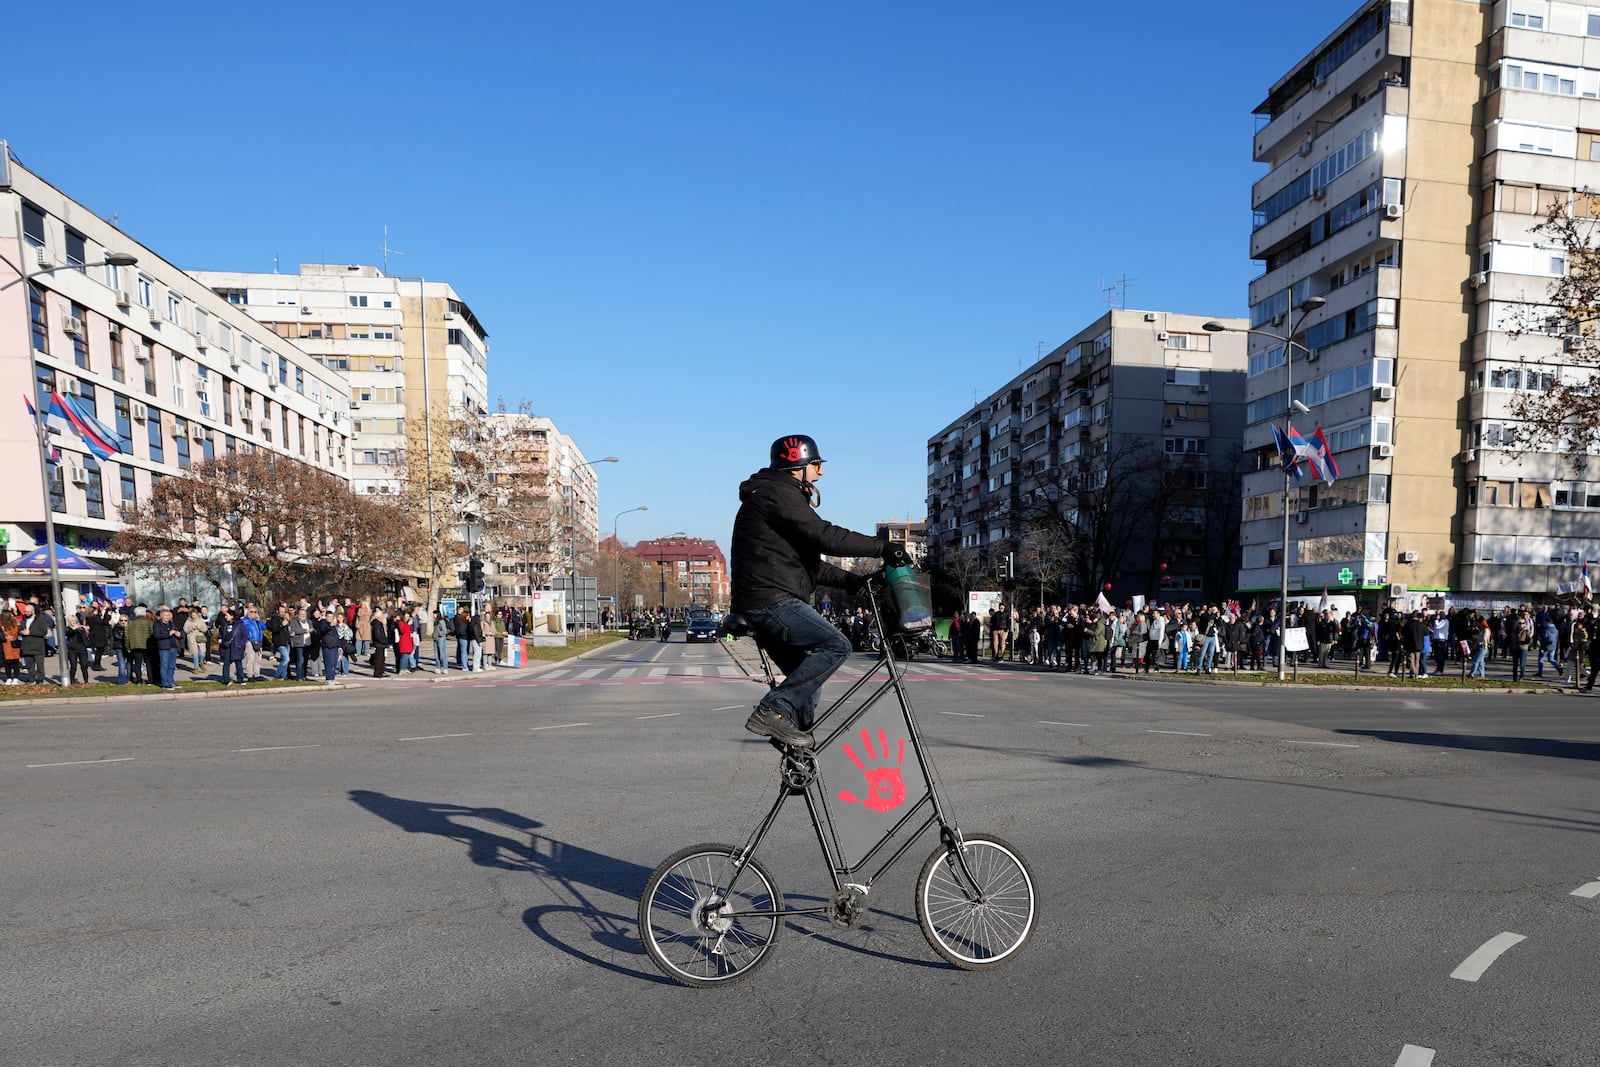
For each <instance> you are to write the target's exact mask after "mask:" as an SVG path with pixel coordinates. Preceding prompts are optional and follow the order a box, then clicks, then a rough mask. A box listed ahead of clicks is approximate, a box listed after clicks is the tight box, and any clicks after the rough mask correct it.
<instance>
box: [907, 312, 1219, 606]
mask: <svg viewBox="0 0 1600 1067" xmlns="http://www.w3.org/2000/svg"><path fill="white" fill-rule="evenodd" d="M1208 321H1211V320H1209V319H1208V318H1207V317H1205V316H1199V315H1179V314H1174V313H1169V312H1161V311H1121V310H1118V311H1111V312H1109V313H1107V314H1106V315H1104V316H1103V317H1101V318H1100V319H1099V320H1097V321H1096V322H1094V323H1093V324H1091V325H1090V326H1088V327H1086V328H1085V329H1084V330H1082V331H1081V332H1079V333H1078V334H1077V335H1076V336H1074V337H1073V338H1072V339H1070V340H1068V341H1067V342H1066V343H1065V344H1062V345H1060V346H1058V347H1057V348H1056V349H1054V350H1053V351H1052V352H1050V353H1049V354H1048V355H1046V356H1044V357H1043V358H1041V359H1040V360H1038V361H1037V362H1035V363H1034V364H1033V365H1032V366H1030V367H1028V368H1027V369H1026V370H1024V371H1023V372H1022V373H1021V374H1018V375H1017V376H1016V377H1014V378H1012V379H1011V380H1010V381H1008V382H1006V383H1005V384H1004V385H1002V386H1001V387H1000V388H999V389H997V390H996V391H995V392H993V393H991V394H989V395H988V396H987V397H985V398H983V399H982V400H980V401H978V402H976V403H975V404H973V406H972V407H971V408H970V409H968V410H967V411H966V412H964V413H963V414H962V415H961V416H960V417H958V418H957V419H955V420H954V421H953V422H951V423H950V424H949V425H948V426H946V427H945V428H944V429H942V430H940V431H939V432H938V433H937V434H935V435H934V436H933V437H931V438H929V439H928V498H927V504H928V517H927V539H928V554H929V557H930V559H931V561H932V562H934V563H935V564H936V565H940V566H942V567H944V568H946V569H948V570H951V571H952V572H960V571H965V572H966V574H967V576H968V577H969V578H971V577H975V576H976V575H977V574H978V573H980V572H981V573H986V574H987V575H989V576H993V575H994V573H995V571H996V569H997V568H1001V567H1004V565H1005V562H1006V561H1007V559H1008V557H1009V558H1010V562H1011V563H1012V571H1013V576H1014V579H1015V581H1016V582H1017V583H1018V584H1019V586H1020V587H1022V588H1026V589H1030V590H1032V589H1037V588H1038V583H1037V582H1034V581H1033V580H1032V577H1031V576H1030V575H1029V573H1028V571H1029V570H1030V565H1029V563H1028V554H1029V553H1028V547H1029V545H1030V542H1031V541H1032V540H1033V539H1034V538H1037V537H1040V536H1047V535H1048V531H1052V530H1054V531H1059V532H1063V533H1065V535H1066V536H1068V537H1076V538H1078V539H1079V544H1080V551H1079V552H1078V553H1077V563H1076V564H1075V565H1074V566H1073V567H1072V568H1070V569H1069V570H1068V571H1067V572H1066V573H1064V574H1061V575H1059V576H1057V577H1054V578H1051V579H1049V580H1048V581H1047V582H1046V588H1045V590H1044V596H1045V599H1046V600H1049V601H1054V600H1055V599H1056V598H1057V597H1058V596H1059V595H1061V594H1066V595H1068V596H1071V597H1074V598H1077V599H1087V600H1091V601H1092V600H1093V599H1094V598H1095V595H1096V594H1097V593H1098V592H1100V591H1101V590H1102V588H1103V586H1104V585H1105V584H1107V583H1109V584H1110V585H1111V587H1112V589H1111V594H1110V595H1111V596H1112V597H1113V598H1114V599H1115V600H1116V602H1117V603H1122V602H1123V601H1125V600H1126V599H1127V598H1129V597H1131V596H1133V595H1135V594H1138V595H1143V596H1148V597H1159V598H1162V599H1170V600H1191V601H1200V600H1206V599H1212V600H1214V599H1217V598H1219V597H1221V596H1223V595H1225V594H1228V593H1231V592H1232V586H1233V581H1234V578H1235V576H1236V574H1237V568H1236V562H1235V563H1234V564H1232V565H1229V564H1228V562H1227V561H1230V560H1235V561H1236V556H1235V555H1234V552H1233V549H1234V546H1235V543H1236V532H1237V530H1236V528H1237V525H1238V524H1237V519H1236V516H1237V507H1236V505H1235V504H1234V503H1233V501H1234V500H1235V499H1236V497H1237V485H1238V470H1239V468H1240V464H1241V462H1242V459H1241V454H1240V443H1239V427H1240V425H1241V424H1242V422H1243V407H1244V372H1245V335H1244V334H1243V333H1242V332H1224V333H1210V332H1207V331H1206V330H1205V329H1204V324H1205V323H1206V322H1208ZM1220 321H1221V322H1222V324H1223V325H1224V326H1227V327H1228V328H1229V329H1230V330H1232V331H1243V329H1244V328H1245V320H1243V319H1223V320H1220ZM1219 494H1220V495H1219ZM1223 495H1225V498H1226V499H1228V500H1229V504H1228V507H1226V508H1215V507H1211V506H1210V505H1211V504H1214V503H1215V502H1216V501H1217V500H1218V499H1223V498H1224V496H1223ZM1223 527H1226V528H1225V529H1224V528H1223ZM1163 563H1165V564H1166V565H1167V566H1166V569H1164V570H1163V569H1162V566H1161V565H1162V564H1163Z"/></svg>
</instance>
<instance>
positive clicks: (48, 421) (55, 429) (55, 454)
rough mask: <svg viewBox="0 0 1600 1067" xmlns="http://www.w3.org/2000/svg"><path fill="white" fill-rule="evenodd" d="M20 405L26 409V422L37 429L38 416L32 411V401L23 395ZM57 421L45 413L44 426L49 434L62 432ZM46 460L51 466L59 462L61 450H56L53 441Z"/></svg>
mask: <svg viewBox="0 0 1600 1067" xmlns="http://www.w3.org/2000/svg"><path fill="white" fill-rule="evenodd" d="M22 403H23V404H24V405H25V406H26V407H27V409H28V421H29V422H30V423H32V424H33V425H34V426H36V427H37V426H38V425H39V416H38V413H37V412H36V411H35V409H34V406H33V401H32V400H29V399H28V396H27V394H23V397H22ZM57 421H59V420H56V419H53V418H51V416H50V414H49V412H46V413H45V419H44V424H45V428H46V429H47V431H48V432H50V433H61V432H63V431H62V428H61V427H60V426H58V425H56V423H57ZM48 458H49V461H50V462H51V463H52V464H55V463H60V462H61V450H60V449H58V448H56V443H55V442H54V441H51V442H50V455H49V457H48Z"/></svg>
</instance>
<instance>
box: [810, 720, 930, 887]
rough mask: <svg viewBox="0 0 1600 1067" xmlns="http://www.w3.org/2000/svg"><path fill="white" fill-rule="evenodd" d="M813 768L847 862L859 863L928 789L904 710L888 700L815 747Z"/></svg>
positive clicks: (850, 863) (845, 862) (921, 798)
mask: <svg viewBox="0 0 1600 1067" xmlns="http://www.w3.org/2000/svg"><path fill="white" fill-rule="evenodd" d="M817 772H818V775H819V777H820V778H821V781H822V795H823V800H824V802H825V803H826V804H827V805H828V813H829V814H830V815H831V816H832V818H833V827H834V831H835V832H836V833H837V834H838V838H839V850H840V853H841V857H840V858H841V860H842V861H843V862H844V864H845V866H847V867H854V866H855V865H856V864H858V863H860V862H861V860H862V857H864V856H865V855H866V854H867V853H869V852H871V851H872V849H873V847H874V846H876V845H877V844H878V842H879V841H881V840H882V839H883V837H884V835H885V834H887V833H888V832H889V831H890V830H891V829H892V828H893V827H894V824H895V823H897V822H899V821H900V820H901V819H902V818H904V816H905V814H906V812H908V811H910V810H911V809H912V808H914V807H916V805H917V804H918V803H919V802H920V801H921V800H923V798H925V797H926V796H927V795H928V780H927V778H926V777H925V776H924V775H923V773H922V763H921V761H919V760H918V759H917V754H916V752H915V751H913V749H912V745H911V731H910V730H908V729H906V718H905V713H904V712H903V711H901V709H900V705H899V704H898V703H897V702H895V701H893V700H887V699H886V700H880V701H879V702H878V703H877V704H876V705H875V706H874V707H873V708H872V709H871V710H870V711H868V712H867V713H866V714H865V715H863V716H862V717H861V718H860V719H859V720H857V721H856V723H855V724H854V725H852V726H851V727H850V729H848V730H846V731H845V732H844V733H842V734H840V735H838V736H837V737H835V738H833V739H832V740H831V741H829V742H828V744H827V746H826V747H825V748H822V749H819V750H818V751H817Z"/></svg>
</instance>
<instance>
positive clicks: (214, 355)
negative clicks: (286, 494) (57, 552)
mask: <svg viewBox="0 0 1600 1067" xmlns="http://www.w3.org/2000/svg"><path fill="white" fill-rule="evenodd" d="M111 253H126V254H129V255H133V256H136V257H138V262H137V264H135V265H131V266H120V267H119V266H91V264H98V263H101V262H103V261H104V260H105V259H106V257H107V256H108V255H109V254H111ZM0 260H4V261H6V263H7V264H8V265H0V338H3V345H0V352H3V353H4V355H3V357H0V391H3V392H4V394H5V395H6V396H8V397H10V398H11V399H10V400H9V401H7V403H8V404H10V405H13V406H12V407H11V408H9V409H8V410H10V411H11V416H10V417H9V418H5V419H0V455H4V456H5V457H6V462H5V463H4V464H0V501H4V506H3V507H0V546H3V548H4V549H5V552H0V555H5V556H6V558H13V557H12V556H11V555H10V553H17V552H19V551H20V552H28V551H32V550H33V549H34V547H35V546H37V545H43V544H44V543H45V542H44V538H45V535H44V529H43V526H44V508H45V504H44V500H45V494H44V492H43V491H42V490H43V488H44V487H41V485H40V478H41V467H40V462H39V448H38V442H37V440H36V438H35V435H34V428H33V423H32V422H31V421H30V420H29V419H28V418H27V417H26V415H25V414H24V410H23V406H22V399H23V398H24V397H27V396H30V395H48V390H50V389H55V390H56V391H58V392H60V393H65V394H71V395H73V396H76V397H77V398H78V400H79V401H80V402H81V403H82V404H84V405H85V406H86V407H87V408H88V409H89V410H90V411H91V412H92V413H93V414H94V415H95V416H96V417H97V418H98V419H99V420H100V421H101V422H104V423H106V424H107V425H108V426H111V427H113V428H115V430H116V431H117V433H118V434H119V435H120V436H121V437H123V438H126V439H128V440H129V441H130V442H131V445H132V451H131V452H118V453H115V454H113V455H112V456H111V457H110V458H108V459H105V460H97V459H96V458H95V457H94V455H93V454H92V453H91V452H90V450H89V449H88V447H87V446H85V445H84V443H83V441H82V440H81V439H79V438H78V437H76V436H72V435H68V434H63V435H61V436H59V437H57V438H56V441H57V444H58V447H59V449H60V451H61V453H62V463H60V464H59V465H54V466H51V467H50V468H49V469H48V472H46V474H45V475H44V476H45V477H47V478H48V480H49V481H48V499H49V507H50V510H51V512H52V515H53V520H54V525H55V529H56V538H57V540H58V541H60V542H61V543H63V544H66V545H68V546H69V547H72V548H75V549H77V550H78V551H79V552H80V553H81V554H83V555H85V556H87V557H89V558H90V559H93V560H96V561H97V562H99V563H101V564H103V565H106V566H108V567H109V568H110V569H112V570H116V569H117V567H118V565H119V564H118V561H117V560H116V559H114V558H112V557H110V556H109V555H108V554H107V552H108V547H109V544H110V540H111V537H112V535H113V534H115V533H116V531H118V530H119V529H121V528H122V521H121V518H120V515H119V511H120V508H121V507H123V506H128V505H137V504H138V503H140V502H141V501H145V500H148V499H149V494H150V492H151V490H152V489H153V487H154V486H155V485H156V483H157V482H158V481H159V480H160V479H162V478H176V477H182V476H183V474H184V472H185V471H186V470H187V469H188V468H189V466H190V465H191V464H192V463H194V462H198V461H200V460H202V459H211V458H213V457H216V456H229V455H234V454H236V453H239V452H248V451H255V450H260V451H264V452H270V453H272V454H274V455H277V456H281V457H283V458H285V459H288V460H291V461H293V462H296V463H304V464H307V465H309V466H314V467H317V468H319V469H321V470H324V471H327V472H329V473H330V474H332V475H334V476H335V477H337V478H340V479H345V480H348V479H349V477H350V470H351V467H350V465H351V452H352V450H351V445H350V433H351V425H350V419H349V417H348V409H349V400H348V398H349V395H350V390H349V385H348V384H347V382H346V381H345V379H344V377H343V376H342V375H340V374H338V373H336V372H335V371H332V370H329V369H327V368H326V367H323V366H322V365H320V364H319V363H318V362H317V361H316V360H314V359H312V358H311V357H310V356H309V355H307V354H306V353H305V352H304V351H303V350H301V349H300V348H298V347H297V346H296V345H295V344H294V343H293V342H291V341H286V340H284V339H282V338H281V337H277V336H274V334H273V331H271V330H269V329H266V328H265V327H263V326H262V325H261V324H260V323H259V322H257V321H255V320H254V319H252V318H251V317H249V316H248V315H246V314H245V313H244V311H243V310H242V309H240V308H237V307H235V306H233V305H231V304H230V303H229V302H228V301H227V300H226V299H224V298H222V297H219V296H218V295H217V294H216V293H214V292H212V291H211V288H210V287H209V286H208V285H207V284H205V283H204V282H202V281H200V280H199V279H198V278H196V277H195V276H194V275H193V274H191V273H188V272H186V271H184V270H181V269H180V268H178V267H177V266H175V265H173V264H172V263H171V262H170V261H167V260H165V259H163V258H162V257H161V255H160V254H159V253H158V252H156V251H155V250H154V249H152V248H151V247H149V246H148V245H145V244H142V243H140V242H139V241H138V240H136V239H134V238H133V237H131V236H129V235H128V234H126V233H124V232H123V231H121V230H120V229H118V228H117V227H116V226H114V225H112V224H111V223H110V222H107V221H106V220H104V219H102V218H100V217H99V216H98V215H96V214H95V213H94V212H93V211H92V210H90V209H89V208H88V207H86V206H84V205H83V204H81V203H79V202H77V201H75V200H73V199H72V198H71V197H70V196H68V195H67V194H66V193H64V192H62V191H61V190H59V189H57V188H55V187H54V186H52V185H51V184H50V183H49V182H47V181H45V180H44V179H43V178H41V177H39V176H38V175H36V174H33V173H31V172H30V171H28V170H26V169H25V168H23V167H22V166H21V165H20V164H18V163H17V162H16V161H15V160H14V159H12V158H10V157H9V156H8V155H7V154H6V148H5V142H4V141H0ZM52 267H57V268H63V269H58V270H53V271H49V272H48V273H36V272H40V271H48V269H49V268H52ZM19 268H20V270H22V271H25V272H28V273H29V274H31V275H34V276H33V277H32V278H31V280H30V281H29V282H28V283H27V284H18V281H19V279H17V278H16V276H15V273H14V272H15V271H16V270H17V269H19ZM24 344H27V345H30V346H31V348H32V356H33V363H34V366H35V373H36V379H35V381H34V382H33V383H31V384H30V383H29V381H28V377H29V359H28V355H29V350H28V349H27V348H24V347H23V345H24ZM120 577H121V578H122V580H123V582H124V584H125V585H126V586H127V587H128V589H127V591H128V593H129V595H131V596H133V597H136V598H141V599H148V600H149V601H150V602H151V603H152V604H153V603H156V602H157V601H159V600H162V599H172V600H176V598H177V597H178V596H179V595H188V596H195V595H197V594H201V595H205V596H207V597H214V596H215V591H214V590H210V589H199V588H195V587H193V586H192V585H190V584H188V583H187V582H183V583H178V582H177V581H176V580H175V579H172V578H171V576H170V575H168V576H163V575H160V574H155V573H142V572H124V573H122V574H121V576H120ZM65 592H66V596H67V600H68V603H69V604H70V603H72V602H73V598H74V597H76V596H78V595H80V594H81V595H88V594H90V593H92V592H94V590H93V589H92V588H90V587H89V586H87V585H85V586H81V587H80V586H79V585H78V584H77V583H73V582H68V583H67V584H66V586H65Z"/></svg>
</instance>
